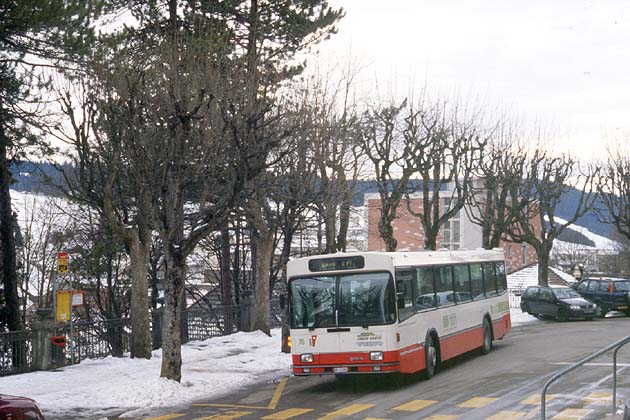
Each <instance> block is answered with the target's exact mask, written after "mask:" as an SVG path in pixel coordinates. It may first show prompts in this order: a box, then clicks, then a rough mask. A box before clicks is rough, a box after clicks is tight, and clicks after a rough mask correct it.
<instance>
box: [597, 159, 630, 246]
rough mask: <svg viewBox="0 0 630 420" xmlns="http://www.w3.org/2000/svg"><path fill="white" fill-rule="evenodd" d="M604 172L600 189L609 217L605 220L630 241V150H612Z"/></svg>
mask: <svg viewBox="0 0 630 420" xmlns="http://www.w3.org/2000/svg"><path fill="white" fill-rule="evenodd" d="M603 172H604V174H603V175H604V176H603V178H602V181H601V182H600V185H599V187H598V189H599V192H600V198H601V201H602V202H603V203H604V205H605V207H606V210H607V216H608V217H604V218H603V219H604V220H606V221H608V222H609V223H612V225H613V226H614V227H615V228H616V229H617V232H619V233H620V234H622V235H624V236H625V237H626V238H627V239H629V240H630V149H628V148H627V147H625V148H624V147H619V148H617V149H616V150H614V149H610V150H609V151H608V162H607V163H606V164H605V165H604V169H603Z"/></svg>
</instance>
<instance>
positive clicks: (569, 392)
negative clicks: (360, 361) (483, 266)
mask: <svg viewBox="0 0 630 420" xmlns="http://www.w3.org/2000/svg"><path fill="white" fill-rule="evenodd" d="M629 334H630V318H627V317H615V318H606V319H597V320H595V321H576V322H565V323H559V322H555V321H545V322H541V323H533V324H525V325H522V326H517V327H515V328H514V329H513V330H512V331H511V333H510V334H509V335H508V336H507V337H506V338H505V339H504V340H501V341H497V342H495V345H494V349H493V351H492V352H491V353H490V354H489V355H487V356H481V355H479V354H476V353H471V354H468V355H465V356H462V357H459V358H457V359H456V360H453V361H449V362H448V363H446V364H445V365H444V366H442V368H441V369H440V371H439V373H438V374H437V375H436V376H435V377H433V378H432V379H430V380H423V379H421V378H420V377H417V376H384V377H383V376H382V377H373V376H354V377H348V378H347V379H344V380H339V379H336V378H334V377H328V376H326V377H308V378H303V377H290V378H285V379H283V380H281V381H280V382H276V383H269V384H259V385H258V386H255V387H251V388H248V389H243V390H241V391H239V392H237V393H234V394H231V395H228V396H224V397H222V398H219V399H214V400H209V401H199V402H198V403H196V404H193V405H191V406H187V407H176V408H172V409H171V410H166V411H163V412H159V413H151V415H147V416H145V417H142V419H150V420H170V419H179V420H192V419H204V420H206V419H213V420H230V419H242V420H250V419H264V420H287V419H295V420H309V419H318V420H332V419H348V420H359V419H360V420H367V419H369V420H403V419H404V420H411V419H414V420H416V419H431V420H455V419H457V420H473V419H475V420H476V419H490V420H513V419H514V420H517V419H538V418H540V399H539V395H540V391H541V389H542V386H543V384H544V383H545V381H546V380H548V379H549V378H550V377H551V376H552V375H553V373H555V372H557V371H558V370H560V369H562V368H564V367H565V366H567V365H568V364H570V363H572V362H575V361H577V360H580V359H582V358H584V357H586V356H588V355H589V354H591V353H594V352H595V351H597V350H599V349H601V348H603V347H605V346H607V345H609V344H610V343H612V342H614V341H616V340H619V339H621V338H623V337H624V336H627V335H629ZM619 363H620V366H619V368H618V380H619V382H618V387H619V388H618V397H617V399H618V400H623V399H624V396H627V397H629V398H630V375H628V373H629V372H630V345H628V346H627V348H625V349H624V350H622V351H621V352H620V356H619ZM549 393H550V394H551V395H550V400H549V403H548V405H547V414H548V415H547V418H548V419H551V418H553V419H554V420H561V419H575V420H578V419H580V420H581V419H584V420H592V419H599V418H603V417H604V416H605V413H609V412H610V411H611V405H612V399H611V395H612V355H607V356H603V357H601V358H599V359H596V360H594V361H593V362H592V363H590V364H588V365H587V366H585V367H583V368H581V369H579V370H578V371H576V372H574V373H571V374H570V375H568V376H567V377H566V379H563V380H561V381H560V382H558V383H556V384H554V385H552V387H551V389H550V390H549ZM53 420H54V419H53Z"/></svg>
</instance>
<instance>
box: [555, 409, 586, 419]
mask: <svg viewBox="0 0 630 420" xmlns="http://www.w3.org/2000/svg"><path fill="white" fill-rule="evenodd" d="M591 412H593V410H586V409H583V408H567V409H566V410H563V411H561V412H559V413H558V414H556V415H555V416H553V417H552V418H551V420H581V419H583V418H584V417H586V416H588V415H589V414H590V413H591Z"/></svg>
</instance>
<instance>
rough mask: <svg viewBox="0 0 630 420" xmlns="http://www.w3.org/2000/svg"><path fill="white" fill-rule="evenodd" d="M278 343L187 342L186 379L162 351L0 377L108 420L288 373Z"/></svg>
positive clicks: (49, 403)
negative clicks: (170, 374)
mask: <svg viewBox="0 0 630 420" xmlns="http://www.w3.org/2000/svg"><path fill="white" fill-rule="evenodd" d="M511 315H512V325H514V326H517V325H521V324H528V323H535V322H540V321H538V320H537V319H536V318H534V317H533V316H530V315H528V314H524V313H522V312H521V311H520V310H518V309H511ZM280 343H281V332H280V329H279V328H277V329H274V330H272V337H268V336H266V335H265V334H263V333H262V332H260V331H256V332H251V333H244V332H239V333H236V334H232V335H228V336H223V337H215V338H211V339H209V340H205V341H194V342H191V343H188V344H185V345H183V346H182V359H183V365H182V381H181V383H177V382H174V381H169V380H167V379H165V378H160V366H161V363H162V360H161V355H162V351H161V350H155V351H154V352H153V357H152V358H151V359H150V360H146V359H130V358H129V357H123V358H115V357H108V358H106V359H96V360H84V361H82V362H81V363H80V364H78V365H74V366H67V367H64V368H61V369H56V370H54V371H47V372H32V373H24V374H20V375H11V376H4V377H0V394H9V395H19V396H27V397H30V398H33V399H35V400H36V401H37V403H38V404H39V406H40V407H41V409H42V411H43V413H44V415H45V416H52V415H55V416H60V417H73V416H74V415H76V416H77V417H81V418H90V419H94V420H97V419H98V420H107V417H110V416H118V417H120V418H138V417H145V416H155V415H161V414H168V413H172V411H173V408H174V407H178V406H182V405H187V404H190V403H191V402H194V401H199V400H200V399H205V400H206V401H207V400H208V399H210V398H213V397H218V396H221V395H226V394H228V393H230V392H232V391H234V390H237V389H239V388H242V387H245V386H250V385H252V384H254V383H259V382H270V381H278V380H280V379H282V378H285V377H287V376H288V375H289V374H290V373H291V355H290V354H286V353H281V352H280ZM94 378H98V380H94Z"/></svg>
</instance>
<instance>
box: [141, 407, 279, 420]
mask: <svg viewBox="0 0 630 420" xmlns="http://www.w3.org/2000/svg"><path fill="white" fill-rule="evenodd" d="M190 405H192V406H193V407H223V408H249V409H251V410H269V407H259V406H255V405H238V404H190ZM148 420H153V419H148Z"/></svg>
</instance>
